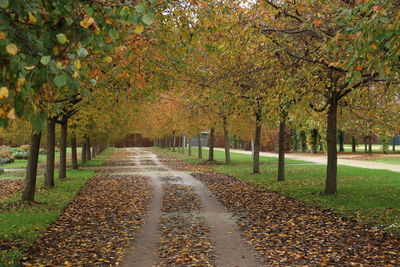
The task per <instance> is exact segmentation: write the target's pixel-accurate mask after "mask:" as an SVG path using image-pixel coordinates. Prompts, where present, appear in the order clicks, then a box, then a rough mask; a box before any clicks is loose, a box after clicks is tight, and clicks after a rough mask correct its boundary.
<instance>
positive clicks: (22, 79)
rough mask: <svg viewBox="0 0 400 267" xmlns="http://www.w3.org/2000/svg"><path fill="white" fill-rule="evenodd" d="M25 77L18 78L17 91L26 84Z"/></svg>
mask: <svg viewBox="0 0 400 267" xmlns="http://www.w3.org/2000/svg"><path fill="white" fill-rule="evenodd" d="M25 81H26V80H25V78H18V82H17V91H20V90H19V89H20V88H21V86H23V85H24V84H25Z"/></svg>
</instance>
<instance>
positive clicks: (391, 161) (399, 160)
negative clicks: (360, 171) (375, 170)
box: [371, 158, 400, 165]
mask: <svg viewBox="0 0 400 267" xmlns="http://www.w3.org/2000/svg"><path fill="white" fill-rule="evenodd" d="M371 161H375V162H382V163H388V164H395V165H400V158H383V159H372V160H371Z"/></svg>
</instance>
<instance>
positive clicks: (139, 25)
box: [135, 24, 144, 33]
mask: <svg viewBox="0 0 400 267" xmlns="http://www.w3.org/2000/svg"><path fill="white" fill-rule="evenodd" d="M143 31H144V26H143V25H142V24H138V25H136V27H135V33H142V32H143Z"/></svg>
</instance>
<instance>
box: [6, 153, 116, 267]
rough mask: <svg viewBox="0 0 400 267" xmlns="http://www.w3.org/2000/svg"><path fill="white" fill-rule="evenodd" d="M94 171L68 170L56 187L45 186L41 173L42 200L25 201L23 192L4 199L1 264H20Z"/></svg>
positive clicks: (104, 156) (39, 194)
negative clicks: (26, 253) (22, 195)
mask: <svg viewBox="0 0 400 267" xmlns="http://www.w3.org/2000/svg"><path fill="white" fill-rule="evenodd" d="M111 152H112V150H111V149H108V150H106V151H104V152H103V153H102V154H101V155H99V156H98V157H97V158H96V159H94V160H93V162H96V164H98V165H100V164H101V163H102V162H104V161H105V160H106V159H107V157H108V156H109V155H110V154H111ZM90 164H92V163H91V162H89V163H88V165H90ZM57 174H58V173H56V177H57ZM94 175H95V172H94V171H93V170H68V171H67V177H68V179H67V180H65V181H59V180H57V179H56V186H55V188H53V189H49V188H45V187H43V186H42V184H43V177H39V179H38V186H37V193H36V201H37V202H38V204H26V203H21V202H20V201H19V199H20V194H16V195H14V196H12V197H10V198H7V199H5V200H3V201H1V202H0V266H19V260H20V259H21V257H22V255H23V252H24V251H25V250H26V249H27V248H29V246H30V245H31V244H32V243H33V242H34V241H35V240H36V239H37V238H38V237H39V236H40V234H42V233H43V232H44V231H45V230H46V229H47V227H48V226H49V225H50V224H51V223H53V222H54V221H55V220H56V219H57V217H58V216H59V215H60V214H61V213H62V211H63V210H64V208H65V207H66V206H67V205H68V204H69V203H70V201H71V200H72V199H73V198H74V197H75V195H76V194H77V192H78V191H79V189H80V188H81V187H82V186H83V185H84V184H85V183H86V182H87V180H89V179H90V178H92V177H93V176H94Z"/></svg>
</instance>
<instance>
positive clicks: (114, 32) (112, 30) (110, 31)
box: [108, 29, 119, 39]
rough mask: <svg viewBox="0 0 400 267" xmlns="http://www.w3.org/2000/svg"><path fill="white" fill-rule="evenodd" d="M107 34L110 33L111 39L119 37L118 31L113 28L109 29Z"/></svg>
mask: <svg viewBox="0 0 400 267" xmlns="http://www.w3.org/2000/svg"><path fill="white" fill-rule="evenodd" d="M108 35H110V37H111V38H113V39H117V38H118V37H119V33H118V32H117V31H116V30H114V29H111V30H109V32H108Z"/></svg>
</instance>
